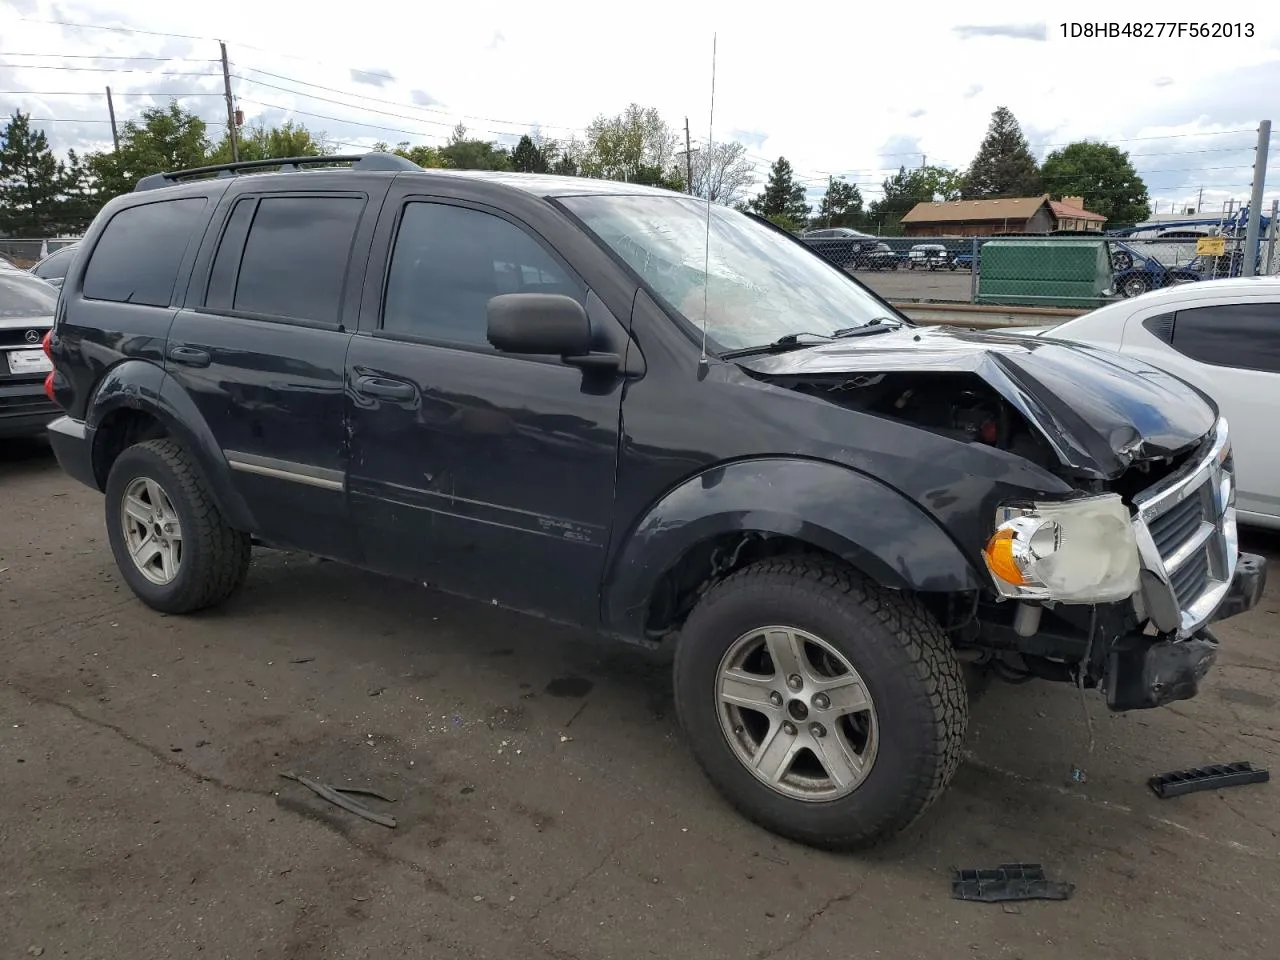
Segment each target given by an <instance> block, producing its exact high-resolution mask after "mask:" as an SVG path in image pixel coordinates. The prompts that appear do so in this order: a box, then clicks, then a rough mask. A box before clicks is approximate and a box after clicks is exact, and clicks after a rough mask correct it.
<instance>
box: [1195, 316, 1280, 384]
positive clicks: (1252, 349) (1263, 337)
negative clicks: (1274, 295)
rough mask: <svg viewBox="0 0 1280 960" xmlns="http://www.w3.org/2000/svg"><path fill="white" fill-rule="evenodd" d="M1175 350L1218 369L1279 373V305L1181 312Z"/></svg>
mask: <svg viewBox="0 0 1280 960" xmlns="http://www.w3.org/2000/svg"><path fill="white" fill-rule="evenodd" d="M1172 342H1173V349H1175V350H1177V351H1178V352H1179V353H1181V354H1183V355H1184V356H1187V357H1190V358H1191V359H1192V360H1198V361H1200V362H1201V363H1207V364H1210V365H1212V366H1216V367H1236V368H1238V369H1241V370H1259V371H1262V372H1264V373H1280V303H1263V302H1254V303H1228V304H1221V305H1218V306H1211V307H1195V308H1193V309H1190V310H1179V311H1178V312H1177V315H1176V316H1175V317H1174V321H1173V341H1172Z"/></svg>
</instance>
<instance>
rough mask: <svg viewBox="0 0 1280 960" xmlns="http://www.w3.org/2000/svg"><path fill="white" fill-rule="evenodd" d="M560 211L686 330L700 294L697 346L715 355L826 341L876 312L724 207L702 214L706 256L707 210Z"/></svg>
mask: <svg viewBox="0 0 1280 960" xmlns="http://www.w3.org/2000/svg"><path fill="white" fill-rule="evenodd" d="M561 202H562V203H563V204H564V205H565V207H567V208H568V209H569V210H570V211H572V212H573V213H574V214H575V215H576V216H577V217H579V218H580V219H581V220H582V221H583V222H584V223H585V224H586V225H587V226H588V227H589V228H590V229H591V230H592V231H593V232H594V233H595V234H596V235H597V236H598V237H599V238H600V240H601V241H603V243H604V244H605V245H606V246H608V247H609V248H610V249H612V250H613V251H614V252H615V253H616V254H617V255H618V256H619V257H621V258H622V259H623V260H624V261H626V263H627V264H628V265H629V266H630V267H631V268H632V269H633V270H635V271H636V273H638V274H639V275H640V277H641V279H643V280H644V281H645V283H647V284H648V285H649V287H650V289H652V290H653V291H654V292H655V293H656V294H657V295H658V296H659V297H661V298H662V299H663V300H665V301H666V303H667V305H668V306H670V307H671V308H673V309H674V310H675V311H677V312H678V313H679V314H680V315H681V316H682V317H683V318H684V319H685V320H687V321H688V322H689V323H690V324H691V325H692V326H693V327H694V328H696V329H701V327H702V316H703V299H704V292H705V298H706V314H707V340H708V342H709V343H710V344H711V345H712V347H713V348H714V349H716V350H717V351H727V350H741V349H744V348H749V347H754V346H759V345H762V344H769V343H773V342H774V341H776V340H778V339H779V338H780V337H784V336H787V335H788V334H792V333H795V332H796V331H798V330H802V331H806V332H810V333H813V334H817V335H819V336H832V335H833V334H835V333H836V332H837V331H843V330H847V329H849V328H850V327H860V326H862V325H863V324H866V323H869V322H870V321H872V320H874V319H876V318H878V317H883V316H884V315H885V313H886V308H885V305H884V304H883V303H882V302H880V301H878V300H876V299H875V298H874V297H873V296H872V295H871V294H870V293H868V292H867V291H866V290H864V289H863V288H862V287H861V286H859V285H858V284H857V283H855V282H854V281H853V280H851V279H850V278H849V277H848V276H847V275H846V274H844V273H843V272H841V271H840V270H839V269H837V268H836V267H834V266H832V265H831V264H829V263H827V262H826V261H825V260H822V259H821V258H819V257H816V256H814V255H813V254H811V253H810V252H809V251H807V250H806V249H804V247H802V246H800V245H799V244H797V243H795V242H793V241H791V240H789V239H788V238H787V237H785V236H783V235H781V234H779V233H778V232H776V231H774V230H771V229H770V228H768V227H767V226H765V225H764V224H762V223H759V222H758V221H755V220H753V219H751V218H750V217H747V216H745V215H743V214H741V213H739V212H737V211H736V210H731V209H729V208H728V207H724V206H720V205H718V204H712V206H711V224H710V228H711V229H710V247H709V251H710V252H709V256H708V254H707V251H708V247H707V236H708V234H707V206H706V204H705V203H704V202H702V201H699V200H696V199H694V198H692V197H689V198H685V197H677V196H671V197H665V196H652V195H650V196H642V195H632V196H599V195H597V196H579V197H565V198H563V199H562V200H561ZM704 264H705V266H704ZM704 281H706V282H705V284H704ZM704 286H705V291H704ZM895 319H896V318H895Z"/></svg>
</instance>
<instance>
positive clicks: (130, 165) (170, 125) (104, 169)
mask: <svg viewBox="0 0 1280 960" xmlns="http://www.w3.org/2000/svg"><path fill="white" fill-rule="evenodd" d="M208 156H209V141H208V139H207V138H206V136H205V125H204V121H203V120H201V119H200V118H199V117H197V116H196V115H195V114H193V113H188V112H187V111H186V110H183V109H182V107H180V106H179V105H178V102H177V101H176V100H174V101H172V102H171V103H170V104H169V106H168V107H151V108H149V109H147V110H144V111H142V118H141V120H127V121H125V123H124V126H123V127H121V129H120V150H119V152H105V153H92V154H90V155H89V159H88V164H89V170H90V171H91V172H92V174H93V177H94V180H95V181H96V183H97V188H98V197H99V199H100V200H101V201H102V202H104V203H105V202H106V201H107V200H110V199H111V198H112V197H116V196H119V195H120V194H122V193H128V192H130V191H131V190H132V189H133V188H134V187H135V186H136V185H137V183H138V181H139V180H140V179H141V178H143V177H145V176H147V175H149V174H152V173H162V172H164V171H166V170H183V169H186V168H189V167H199V166H202V165H204V164H205V163H206V162H207V160H208Z"/></svg>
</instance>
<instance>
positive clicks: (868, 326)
mask: <svg viewBox="0 0 1280 960" xmlns="http://www.w3.org/2000/svg"><path fill="white" fill-rule="evenodd" d="M901 327H902V321H901V320H894V319H893V318H892V317H876V318H875V319H874V320H868V321H867V322H866V323H864V324H862V326H860V327H844V328H843V329H840V330H835V331H833V332H832V334H831V336H832V337H833V338H834V339H836V340H840V339H843V338H844V337H860V336H862V335H863V334H867V333H888V332H889V331H890V330H898V329H900V328H901Z"/></svg>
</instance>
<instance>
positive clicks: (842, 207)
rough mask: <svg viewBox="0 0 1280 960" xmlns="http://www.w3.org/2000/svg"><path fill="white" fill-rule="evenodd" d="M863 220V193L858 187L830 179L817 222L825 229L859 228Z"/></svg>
mask: <svg viewBox="0 0 1280 960" xmlns="http://www.w3.org/2000/svg"><path fill="white" fill-rule="evenodd" d="M863 219H864V216H863V211H862V192H861V191H860V190H858V187H857V185H856V184H852V183H849V182H848V181H847V180H837V179H836V178H835V177H828V178H827V192H826V193H824V194H823V195H822V202H821V203H820V204H818V216H817V218H816V222H817V223H819V224H821V225H822V226H824V227H857V226H860V225H861V224H862V222H863Z"/></svg>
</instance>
